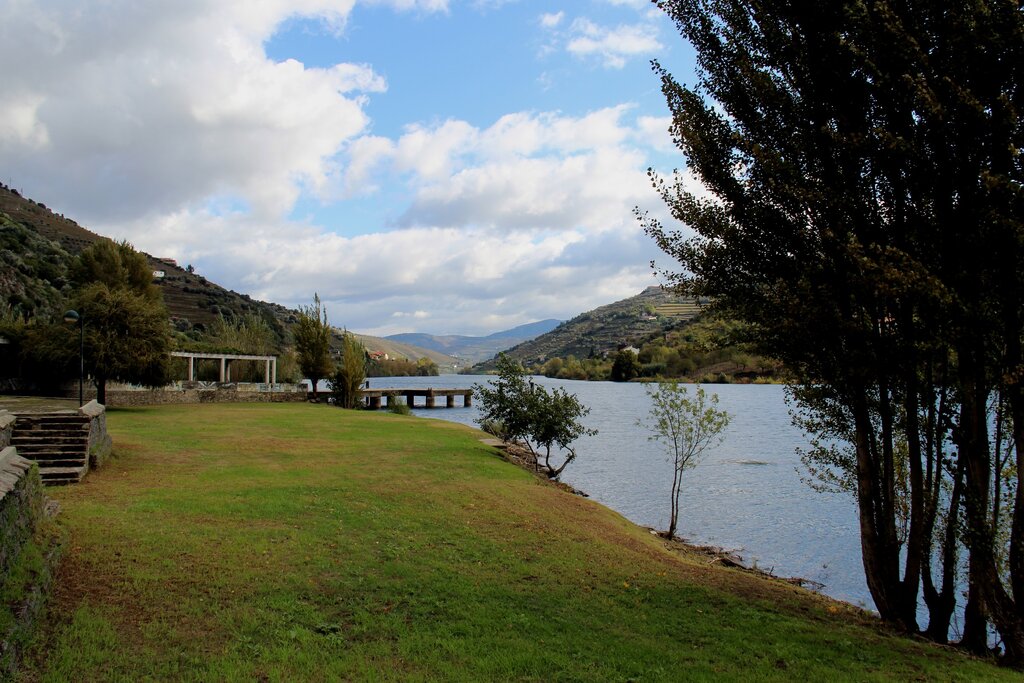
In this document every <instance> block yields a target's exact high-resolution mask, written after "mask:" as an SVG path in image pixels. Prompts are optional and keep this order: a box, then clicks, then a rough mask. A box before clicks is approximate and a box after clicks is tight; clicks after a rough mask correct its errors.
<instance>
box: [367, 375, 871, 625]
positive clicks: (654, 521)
mask: <svg viewBox="0 0 1024 683" xmlns="http://www.w3.org/2000/svg"><path fill="white" fill-rule="evenodd" d="M487 380H488V378H487V377H483V376H478V377H474V376H464V375H462V376H460V375H443V376H441V377H388V378H384V377H381V378H371V379H370V386H371V387H372V388H388V387H435V388H439V389H440V388H468V387H470V386H472V385H473V384H474V383H482V382H486V381H487ZM535 381H536V382H537V383H539V384H542V385H544V386H548V387H553V386H561V387H564V388H565V389H566V390H567V391H569V392H571V393H573V394H576V395H577V397H578V398H579V400H580V402H581V403H583V404H584V405H586V406H587V407H589V408H590V409H591V412H590V414H589V415H588V416H587V417H586V418H585V419H584V422H585V424H586V425H587V426H588V427H592V428H595V429H597V430H599V433H598V434H597V435H596V436H592V437H584V438H581V439H580V440H579V441H578V443H577V448H576V452H577V454H578V457H577V459H576V461H575V462H573V463H572V464H570V465H569V466H568V467H567V468H566V469H565V472H563V474H562V479H563V480H564V481H565V482H566V483H568V484H571V485H572V486H574V487H576V488H578V489H581V490H583V491H585V492H587V493H588V494H589V495H590V496H591V498H593V499H594V500H596V501H598V502H599V503H601V504H603V505H606V506H607V507H610V508H612V509H613V510H616V511H617V512H619V513H621V514H622V515H623V516H625V517H626V518H627V519H630V520H631V521H633V522H635V523H637V524H641V525H644V526H650V527H654V528H658V529H665V528H668V513H669V494H670V486H671V481H672V466H671V464H670V463H669V462H668V461H667V459H666V456H665V455H664V452H663V451H662V450H661V445H660V444H659V443H657V442H653V441H650V440H649V439H648V436H649V434H650V432H649V431H648V430H647V429H646V428H644V427H641V426H638V425H637V424H636V423H637V420H638V419H640V418H643V417H645V416H646V414H647V411H648V409H649V399H648V398H647V395H646V393H645V391H644V387H643V385H640V384H617V383H612V382H580V381H571V380H552V379H548V378H544V377H537V378H535ZM706 389H707V390H708V391H710V392H712V393H716V394H718V396H719V398H720V401H721V403H720V407H721V408H724V409H725V410H727V411H728V412H729V414H730V415H731V416H732V422H731V424H730V425H729V427H728V429H727V430H726V432H725V438H724V441H723V442H722V444H721V445H720V446H718V447H716V448H714V449H713V450H712V451H711V452H710V453H709V454H708V455H707V457H705V459H704V460H703V461H702V462H701V463H700V464H699V465H698V466H697V467H696V468H695V469H692V470H689V471H687V472H686V473H685V474H684V479H683V489H682V501H681V508H680V513H679V529H678V533H679V535H680V536H682V537H683V538H685V539H686V540H687V541H689V542H691V543H695V544H701V545H704V544H707V545H715V546H719V547H721V548H723V549H725V550H728V551H731V552H733V553H735V554H737V555H739V556H740V557H741V558H742V559H743V561H744V563H746V564H747V565H748V566H754V565H756V566H757V567H759V568H761V569H763V570H766V571H771V572H772V573H774V574H775V575H777V576H786V577H801V578H804V579H810V580H812V581H816V582H818V583H820V584H823V588H822V589H821V591H822V592H823V593H825V594H826V595H829V596H832V597H834V598H837V599H840V600H844V601H846V602H850V603H853V604H855V605H861V606H864V607H867V608H869V609H870V608H873V606H874V603H873V602H872V600H871V595H870V593H869V592H868V589H867V585H866V583H865V581H864V574H863V568H862V566H861V556H860V541H859V532H858V528H857V515H856V506H855V504H854V500H853V497H852V496H850V495H842V494H825V493H818V492H815V491H813V490H812V489H811V488H810V487H809V486H808V485H807V484H806V483H805V482H804V481H803V479H802V477H803V476H805V473H804V472H803V470H802V468H801V465H800V458H799V454H798V452H797V449H799V448H801V447H803V446H805V445H806V443H807V442H806V439H805V438H804V435H803V434H802V433H801V432H800V430H798V429H797V428H795V427H794V426H793V425H792V424H791V423H790V419H789V413H788V409H787V407H786V404H785V401H784V396H783V387H781V386H778V385H740V384H720V385H707V386H706ZM421 400H422V399H421ZM413 412H414V413H415V414H416V415H419V416H424V417H430V418H438V419H442V420H450V421H453V422H459V423H462V424H468V425H473V426H476V425H475V419H476V417H477V415H478V409H477V407H476V406H474V407H473V408H462V407H459V408H450V409H449V408H435V409H433V410H427V409H416V410H414V411H413Z"/></svg>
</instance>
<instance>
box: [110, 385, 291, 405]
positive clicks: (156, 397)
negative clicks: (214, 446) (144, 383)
mask: <svg viewBox="0 0 1024 683" xmlns="http://www.w3.org/2000/svg"><path fill="white" fill-rule="evenodd" d="M305 400H306V392H304V391H289V392H283V391H275V392H273V393H270V392H255V391H235V390H232V389H223V388H221V389H183V390H180V391H175V390H168V389H149V390H145V391H110V390H109V389H108V390H107V405H108V406H115V407H128V406H153V405H165V404H171V403H292V402H300V401H305Z"/></svg>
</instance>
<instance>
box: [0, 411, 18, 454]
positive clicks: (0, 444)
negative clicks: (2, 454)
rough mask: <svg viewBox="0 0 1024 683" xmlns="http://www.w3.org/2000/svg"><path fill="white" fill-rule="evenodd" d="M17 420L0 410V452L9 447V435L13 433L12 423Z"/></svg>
mask: <svg viewBox="0 0 1024 683" xmlns="http://www.w3.org/2000/svg"><path fill="white" fill-rule="evenodd" d="M17 421H18V418H16V417H14V415H11V414H10V413H9V412H7V411H6V410H0V450H3V449H5V448H7V447H8V446H10V445H11V434H13V433H14V423H15V422H17Z"/></svg>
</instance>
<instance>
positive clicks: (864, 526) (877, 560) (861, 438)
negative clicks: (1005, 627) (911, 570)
mask: <svg viewBox="0 0 1024 683" xmlns="http://www.w3.org/2000/svg"><path fill="white" fill-rule="evenodd" d="M852 408H853V416H854V429H855V440H856V443H855V447H856V453H857V503H858V505H857V509H858V512H859V515H860V542H861V558H862V561H863V563H864V576H865V578H866V579H867V584H868V589H869V590H870V591H871V597H872V599H874V601H875V607H876V608H877V609H878V614H879V616H881V618H882V619H883V620H884V621H887V622H890V623H894V624H898V625H899V626H900V627H901V628H903V629H905V630H912V631H916V630H917V622H916V620H915V621H914V622H913V623H912V624H908V623H907V622H906V620H905V614H904V610H903V609H902V602H903V601H902V596H901V593H902V590H901V588H902V586H901V583H900V580H899V546H898V545H897V544H896V543H895V538H893V537H892V536H891V535H890V534H889V533H888V529H889V527H890V525H891V523H892V521H891V520H886V519H885V518H884V517H885V515H884V512H883V510H884V508H885V507H886V506H885V504H884V501H883V499H882V498H883V496H882V495H881V493H880V488H881V487H882V486H883V482H882V472H881V469H882V468H880V467H879V466H878V461H877V458H875V454H874V453H873V450H874V449H873V448H872V444H871V434H872V426H871V419H870V415H869V410H868V402H867V396H866V392H865V391H864V390H863V389H860V390H855V396H854V400H853V402H852Z"/></svg>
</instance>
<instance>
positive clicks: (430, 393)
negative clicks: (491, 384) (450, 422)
mask: <svg viewBox="0 0 1024 683" xmlns="http://www.w3.org/2000/svg"><path fill="white" fill-rule="evenodd" d="M361 394H362V397H363V400H364V401H365V402H366V407H367V408H370V409H379V408H387V407H388V406H389V405H390V403H391V401H393V400H395V399H396V398H398V397H402V398H404V399H405V404H406V405H408V406H409V407H410V408H414V407H415V408H438V407H444V408H455V407H456V406H455V397H456V396H461V397H462V406H463V407H465V408H469V407H471V406H472V405H473V390H472V389H363V390H362V391H361ZM419 397H422V398H423V399H424V404H423V405H416V403H415V401H416V399H417V398H419ZM438 398H444V399H445V401H444V404H443V406H439V405H438V402H437V400H436V399H438Z"/></svg>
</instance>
